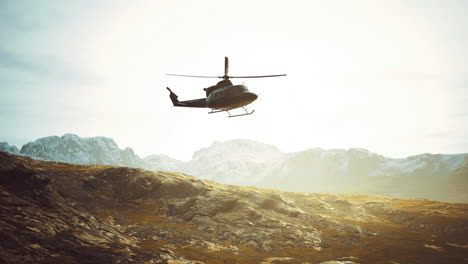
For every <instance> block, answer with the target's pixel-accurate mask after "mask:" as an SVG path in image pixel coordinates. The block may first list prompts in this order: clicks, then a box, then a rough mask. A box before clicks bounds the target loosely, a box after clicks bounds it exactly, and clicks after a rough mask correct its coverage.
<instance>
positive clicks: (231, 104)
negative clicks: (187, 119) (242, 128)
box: [166, 57, 286, 117]
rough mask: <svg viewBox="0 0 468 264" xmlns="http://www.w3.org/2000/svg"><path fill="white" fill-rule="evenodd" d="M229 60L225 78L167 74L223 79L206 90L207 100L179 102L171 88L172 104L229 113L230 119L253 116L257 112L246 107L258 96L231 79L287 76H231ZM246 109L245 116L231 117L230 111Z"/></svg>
mask: <svg viewBox="0 0 468 264" xmlns="http://www.w3.org/2000/svg"><path fill="white" fill-rule="evenodd" d="M228 70H229V59H228V57H224V75H223V76H196V75H182V74H166V75H171V76H182V77H196V78H221V79H223V80H221V81H220V82H218V83H217V84H216V85H213V86H210V87H208V88H204V89H203V90H204V91H205V92H206V98H200V99H193V100H186V101H179V100H178V99H177V98H178V96H177V95H176V94H175V93H174V92H173V91H172V90H171V89H170V88H169V87H166V89H167V90H169V92H170V95H169V97H170V98H171V101H172V104H173V105H174V106H176V107H198V108H211V112H208V114H213V113H220V112H227V113H228V114H229V117H236V116H245V115H251V114H253V112H255V110H253V111H251V112H249V111H247V109H246V108H245V106H246V105H248V104H250V103H252V102H253V101H255V100H257V98H258V95H256V94H255V93H253V92H250V91H249V90H248V89H247V86H245V85H244V84H241V85H234V84H233V83H232V82H231V81H230V80H229V79H231V78H265V77H280V76H286V74H276V75H261V76H229V75H228ZM241 107H242V109H244V111H245V113H244V114H238V115H231V113H230V112H229V111H230V110H233V109H237V108H241Z"/></svg>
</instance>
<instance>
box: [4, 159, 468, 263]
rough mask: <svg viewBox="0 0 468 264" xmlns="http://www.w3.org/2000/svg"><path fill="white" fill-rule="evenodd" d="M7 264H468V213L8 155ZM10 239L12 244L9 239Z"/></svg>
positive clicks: (435, 205)
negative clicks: (466, 262)
mask: <svg viewBox="0 0 468 264" xmlns="http://www.w3.org/2000/svg"><path fill="white" fill-rule="evenodd" d="M0 191H1V192H0V206H1V207H2V208H1V211H0V236H1V237H2V240H0V253H1V254H0V262H1V263H78V262H80V263H348V264H349V263H463V262H464V261H465V259H466V257H467V256H468V246H467V245H468V241H467V237H468V204H449V203H442V202H434V201H429V200H401V199H390V198H384V197H379V196H363V195H332V194H306V193H288V192H280V191H271V190H265V189H257V188H252V187H237V186H230V185H222V184H218V183H216V182H212V181H202V180H198V179H196V178H193V177H190V176H187V175H183V174H178V173H166V172H151V171H145V170H142V169H135V168H123V167H112V166H80V165H73V164H65V163H56V162H44V161H37V160H32V159H29V158H26V157H21V156H10V155H8V154H5V153H0ZM5 238H6V239H5Z"/></svg>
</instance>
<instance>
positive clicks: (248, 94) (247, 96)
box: [244, 92, 258, 102]
mask: <svg viewBox="0 0 468 264" xmlns="http://www.w3.org/2000/svg"><path fill="white" fill-rule="evenodd" d="M244 98H245V99H246V100H248V101H249V102H253V101H255V100H257V98H258V95H256V94H254V93H251V92H244Z"/></svg>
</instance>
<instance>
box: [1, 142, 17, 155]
mask: <svg viewBox="0 0 468 264" xmlns="http://www.w3.org/2000/svg"><path fill="white" fill-rule="evenodd" d="M0 151H3V152H7V153H11V154H18V153H19V152H20V151H19V149H18V148H17V147H16V146H10V145H9V144H8V143H7V142H0Z"/></svg>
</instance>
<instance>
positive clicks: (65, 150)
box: [21, 134, 145, 168]
mask: <svg viewBox="0 0 468 264" xmlns="http://www.w3.org/2000/svg"><path fill="white" fill-rule="evenodd" d="M21 154H22V155H26V156H29V157H32V158H35V159H40V160H46V161H60V162H69V163H74V164H100V165H120V166H128V167H136V168H142V167H144V166H145V163H144V161H143V160H142V159H140V158H139V157H138V156H137V155H135V153H134V152H133V150H132V149H131V148H126V149H125V150H121V149H119V147H118V146H117V144H116V143H115V141H114V140H113V139H111V138H106V137H91V138H81V137H78V136H77V135H73V134H65V135H64V136H62V137H58V136H51V137H45V138H40V139H38V140H36V141H35V142H30V143H28V144H26V145H24V146H23V147H22V148H21Z"/></svg>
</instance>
